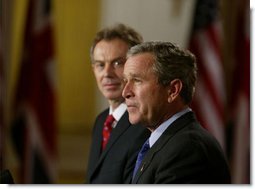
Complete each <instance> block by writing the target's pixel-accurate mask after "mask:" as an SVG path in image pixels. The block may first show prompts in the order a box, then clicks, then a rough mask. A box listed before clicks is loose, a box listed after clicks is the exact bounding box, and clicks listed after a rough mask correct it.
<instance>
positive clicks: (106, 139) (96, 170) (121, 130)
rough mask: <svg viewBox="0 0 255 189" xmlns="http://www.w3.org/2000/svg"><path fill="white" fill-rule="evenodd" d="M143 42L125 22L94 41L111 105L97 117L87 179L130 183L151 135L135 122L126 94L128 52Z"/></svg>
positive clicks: (95, 61) (96, 67)
mask: <svg viewBox="0 0 255 189" xmlns="http://www.w3.org/2000/svg"><path fill="white" fill-rule="evenodd" d="M141 42H142V37H141V36H140V34H138V33H137V32H136V31H135V30H134V29H132V28H130V27H128V26H125V25H123V24H118V25H116V26H113V27H112V28H104V29H102V30H101V31H99V32H98V33H97V34H96V37H95V39H94V41H93V44H92V47H91V52H90V56H91V61H92V68H93V72H94V75H95V78H96V81H97V85H98V88H99V90H100V91H101V93H102V94H103V95H104V97H105V98H106V99H107V100H108V102H109V108H108V109H106V110H105V111H103V112H102V113H101V114H99V115H98V117H97V118H96V121H95V125H94V128H93V133H92V143H91V148H90V156H89V162H88V169H87V179H86V182H87V183H91V184H105V183H108V184H123V183H129V182H130V181H131V178H132V173H133V169H134V165H135V161H136V156H137V154H138V152H139V150H140V148H141V146H142V144H143V143H144V141H145V140H146V139H147V138H148V137H149V131H148V130H147V129H145V128H144V127H142V126H139V125H135V126H133V125H131V123H130V122H129V120H128V113H127V106H126V104H125V103H124V98H123V97H122V90H123V87H124V82H123V68H124V63H125V61H126V53H127V51H128V49H129V48H130V47H131V46H133V45H136V44H139V43H141ZM106 120H107V121H106Z"/></svg>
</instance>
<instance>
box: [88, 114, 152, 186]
mask: <svg viewBox="0 0 255 189" xmlns="http://www.w3.org/2000/svg"><path fill="white" fill-rule="evenodd" d="M108 112H109V109H107V110H105V111H104V112H102V113H101V114H100V115H99V116H98V117H97V119H96V122H95V125H94V128H93V133H92V143H91V150H90V156H89V162H88V170H87V183H91V184H104V183H108V184H123V183H130V182H131V178H132V174H133V170H134V166H135V161H136V156H137V154H138V152H139V150H140V148H141V146H142V145H143V143H144V142H145V140H146V139H147V138H149V136H150V132H149V130H147V129H146V128H145V127H142V126H140V125H131V123H130V122H129V120H128V112H127V111H126V112H125V114H124V115H123V116H122V117H121V119H120V120H119V122H118V123H117V125H116V127H115V128H114V129H113V130H112V133H111V136H110V139H109V141H108V143H107V145H106V148H105V150H104V151H103V152H102V154H101V155H100V149H101V142H102V129H103V124H104V121H105V119H106V117H107V115H108Z"/></svg>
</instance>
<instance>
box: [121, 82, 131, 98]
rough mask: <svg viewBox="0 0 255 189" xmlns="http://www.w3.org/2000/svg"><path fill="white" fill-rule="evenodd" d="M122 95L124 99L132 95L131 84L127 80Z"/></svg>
mask: <svg viewBox="0 0 255 189" xmlns="http://www.w3.org/2000/svg"><path fill="white" fill-rule="evenodd" d="M122 96H123V97H124V98H125V99H128V98H130V97H131V96H132V91H131V86H130V83H129V82H126V84H125V86H124V89H123V91H122Z"/></svg>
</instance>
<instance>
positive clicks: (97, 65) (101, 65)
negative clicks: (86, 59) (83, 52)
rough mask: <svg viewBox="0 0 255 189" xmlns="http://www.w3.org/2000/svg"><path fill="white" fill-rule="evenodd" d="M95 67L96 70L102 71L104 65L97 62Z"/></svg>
mask: <svg viewBox="0 0 255 189" xmlns="http://www.w3.org/2000/svg"><path fill="white" fill-rule="evenodd" d="M95 67H96V69H102V68H104V63H101V62H97V63H95Z"/></svg>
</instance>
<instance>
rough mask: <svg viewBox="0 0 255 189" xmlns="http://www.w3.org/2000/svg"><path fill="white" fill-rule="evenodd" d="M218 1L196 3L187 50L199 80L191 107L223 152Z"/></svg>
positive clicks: (224, 100)
mask: <svg viewBox="0 0 255 189" xmlns="http://www.w3.org/2000/svg"><path fill="white" fill-rule="evenodd" d="M217 11H218V1H217V0H198V1H197V4H196V10H195V17H194V24H193V32H192V34H191V40H190V46H189V49H190V50H191V51H192V52H193V53H194V54H195V55H196V57H197V65H198V79H197V86H196V92H195V96H194V100H193V104H192V108H193V109H194V110H195V112H196V113H197V117H198V119H199V121H200V122H201V124H202V125H203V126H204V127H205V128H206V129H207V130H209V131H210V132H211V133H212V134H213V135H214V136H215V137H216V138H217V140H218V141H219V143H220V144H221V146H222V148H223V149H225V118H224V108H225V103H226V91H225V86H224V85H225V78H224V70H223V63H222V55H221V33H222V32H221V25H220V22H219V19H218V17H217V16H218V12H217Z"/></svg>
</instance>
